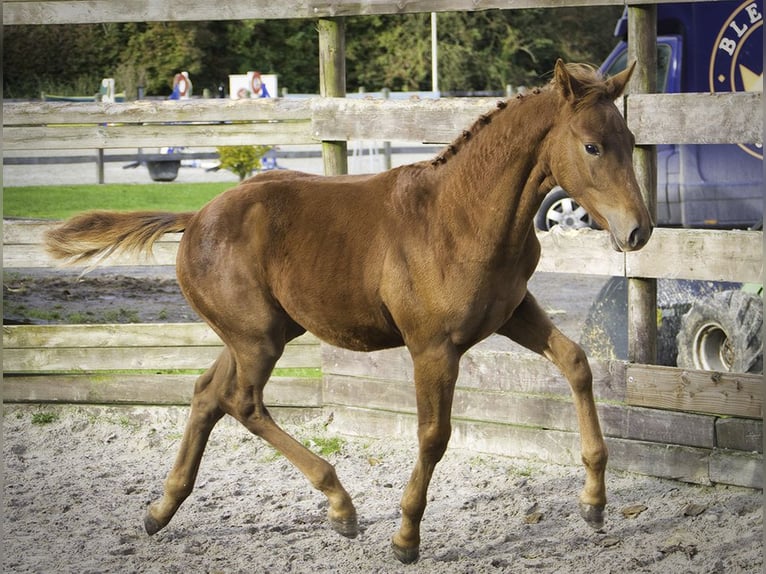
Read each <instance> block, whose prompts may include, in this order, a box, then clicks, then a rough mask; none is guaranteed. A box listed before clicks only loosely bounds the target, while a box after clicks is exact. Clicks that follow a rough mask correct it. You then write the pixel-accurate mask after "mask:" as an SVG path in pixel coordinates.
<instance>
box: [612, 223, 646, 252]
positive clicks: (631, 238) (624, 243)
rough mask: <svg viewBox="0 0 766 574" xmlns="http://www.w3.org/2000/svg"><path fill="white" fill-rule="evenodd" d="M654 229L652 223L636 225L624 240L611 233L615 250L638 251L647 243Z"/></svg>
mask: <svg viewBox="0 0 766 574" xmlns="http://www.w3.org/2000/svg"><path fill="white" fill-rule="evenodd" d="M653 229H654V227H653V226H652V225H636V226H635V227H634V228H633V229H632V230H631V231H630V232H629V233H628V234H627V236H626V238H625V239H624V240H621V239H618V238H617V236H616V235H615V234H614V233H610V237H611V239H612V247H614V249H615V251H623V252H626V251H638V250H639V249H641V248H642V247H643V246H644V245H646V244H647V242H648V241H649V238H650V237H651V236H652V230H653Z"/></svg>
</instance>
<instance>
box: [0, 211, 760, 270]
mask: <svg viewBox="0 0 766 574" xmlns="http://www.w3.org/2000/svg"><path fill="white" fill-rule="evenodd" d="M51 226H52V224H51V223H50V222H44V221H36V222H23V221H6V222H4V225H3V265H4V267H6V268H21V267H26V268H35V267H54V266H55V265H56V262H55V261H53V260H52V259H51V258H50V257H49V256H48V255H47V254H46V253H45V251H44V249H43V247H42V240H43V234H44V233H45V231H46V230H47V229H49V228H50V227H51ZM180 238H181V235H180V234H178V233H169V234H167V235H165V236H163V237H162V238H161V239H160V240H159V241H158V242H157V243H155V246H154V251H153V256H152V257H151V259H148V260H140V259H137V258H135V257H126V256H114V257H111V258H110V259H109V260H108V262H107V264H108V265H110V266H124V265H147V264H148V265H175V259H176V252H177V249H178V242H179V240H180ZM538 238H539V239H540V242H541V244H542V255H541V259H540V263H539V265H538V268H537V270H538V271H542V272H553V273H579V274H583V275H609V276H626V275H627V276H632V277H656V278H671V279H701V280H706V281H738V282H745V283H746V282H753V283H757V282H760V281H761V280H762V279H761V278H762V276H763V232H762V231H710V230H699V229H656V230H655V231H654V234H653V235H652V238H651V240H650V241H649V243H648V244H647V245H646V247H644V249H642V250H641V251H635V252H630V253H618V252H616V251H615V250H614V249H613V248H612V247H611V243H610V241H609V236H608V234H607V232H605V231H596V230H592V229H583V230H578V231H569V232H560V231H553V232H538Z"/></svg>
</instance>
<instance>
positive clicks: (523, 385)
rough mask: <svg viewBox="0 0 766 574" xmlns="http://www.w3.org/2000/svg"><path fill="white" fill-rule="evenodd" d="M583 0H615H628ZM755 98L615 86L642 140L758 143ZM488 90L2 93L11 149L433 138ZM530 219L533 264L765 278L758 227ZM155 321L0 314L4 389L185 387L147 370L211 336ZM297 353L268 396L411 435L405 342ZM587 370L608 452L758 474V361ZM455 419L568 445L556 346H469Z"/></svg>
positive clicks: (203, 10)
mask: <svg viewBox="0 0 766 574" xmlns="http://www.w3.org/2000/svg"><path fill="white" fill-rule="evenodd" d="M657 1H658V0H656V1H652V0H645V1H644V0H638V1H636V2H634V3H632V4H635V5H640V4H641V5H643V4H653V3H657ZM578 3H579V4H582V5H594V4H600V5H604V4H619V5H622V4H623V0H590V1H583V2H578ZM181 4H182V5H183V6H182V7H181ZM558 5H560V1H559V0H522V1H519V0H505V1H500V0H495V1H489V2H481V3H477V2H475V0H444V1H441V2H434V1H432V0H413V1H411V2H401V1H391V2H387V1H383V0H381V1H380V2H378V1H376V2H361V3H360V2H356V1H352V0H334V1H333V2H321V1H318V0H290V1H286V2H280V3H275V2H272V1H271V0H247V1H245V0H235V1H233V2H228V3H226V6H215V7H214V8H211V6H210V5H209V3H204V2H191V3H189V2H184V3H179V2H177V1H176V0H167V1H164V2H163V1H157V2H150V3H146V2H144V1H139V0H125V1H124V2H120V3H119V6H116V5H115V4H114V3H112V2H107V1H101V0H96V1H93V0H89V1H74V2H39V1H29V0H21V1H11V2H6V3H4V6H3V22H4V24H6V25H12V24H51V23H77V22H109V21H131V20H134V21H146V20H205V19H233V18H247V17H258V18H280V17H311V18H317V17H319V18H325V17H333V18H335V17H339V16H344V15H351V14H367V13H399V12H412V11H432V10H433V11H446V10H476V9H480V8H481V9H485V8H524V7H545V6H558ZM320 40H321V39H320ZM321 43H322V42H321V41H320V44H321ZM331 93H333V92H332V91H331ZM761 101H762V96H761V94H760V93H757V94H756V93H737V94H674V95H645V94H631V95H630V96H628V97H626V98H625V99H624V109H623V112H624V113H625V115H626V118H627V121H628V124H629V126H630V128H631V130H632V131H633V132H634V134H635V135H636V140H637V142H638V143H639V144H641V145H653V144H659V143H666V142H687V143H754V142H759V141H761V126H762V123H763V112H762V106H761ZM493 102H494V100H490V101H486V100H437V101H431V100H421V101H371V100H353V101H352V100H345V99H343V98H327V97H322V98H313V99H310V100H304V101H298V100H295V101H294V100H283V99H271V100H254V101H236V102H234V101H222V100H208V101H204V100H192V101H190V102H135V103H128V104H77V103H19V104H5V103H4V105H3V140H4V148H5V149H13V150H23V149H63V148H66V149H72V148H79V149H88V148H90V149H92V148H125V147H157V146H159V145H174V146H185V147H199V146H202V147H211V146H218V145H241V144H258V143H264V144H282V145H289V144H305V143H311V142H320V141H322V142H339V141H340V142H345V141H347V140H353V139H372V140H385V139H397V140H414V141H424V142H440V143H441V142H448V141H451V140H452V139H453V137H454V136H455V135H456V134H458V133H460V130H461V129H463V128H464V127H465V126H466V125H469V124H470V123H471V122H472V121H473V120H474V119H475V118H476V117H477V116H478V115H479V114H480V113H481V112H483V111H485V110H486V109H487V108H488V107H491V105H492V103H493ZM192 119H193V122H192V121H190V120H192ZM340 149H342V148H340ZM43 228H44V224H29V225H25V224H6V225H5V226H4V230H3V240H4V247H3V258H4V266H5V267H6V268H8V267H29V266H45V265H48V264H49V263H48V262H47V261H46V260H45V258H44V256H43V255H42V252H41V250H40V247H39V243H40V233H41V231H42V229H43ZM540 237H541V240H542V243H543V260H542V261H541V264H540V266H539V268H538V269H539V270H540V271H553V272H564V273H567V272H575V273H581V272H588V273H594V274H600V275H626V276H628V277H648V278H652V277H670V278H697V279H711V280H734V281H757V282H760V281H761V280H762V279H761V277H762V271H763V234H762V232H725V231H720V232H713V231H695V230H657V231H656V233H655V235H654V236H653V238H652V240H651V242H650V243H649V245H647V247H646V248H645V249H644V250H642V251H640V252H637V253H628V254H618V253H615V252H614V251H612V250H611V248H610V247H609V244H608V238H607V236H606V234H605V233H603V232H579V233H575V234H558V233H549V234H541V236H540ZM177 240H178V237H177V236H168V237H167V238H166V239H165V240H164V241H163V242H161V243H159V244H158V245H157V249H156V251H155V259H156V262H157V263H166V264H167V263H168V262H172V261H173V254H174V251H175V248H176V244H177ZM116 263H117V264H135V262H132V261H126V260H123V261H117V262H116ZM159 330H160V329H158V326H157V325H152V326H146V325H132V326H100V327H95V326H73V327H67V328H63V327H48V326H40V327H21V326H19V327H13V326H4V329H3V343H4V347H5V353H4V358H3V367H4V371H5V377H4V381H3V394H4V397H5V400H8V401H39V402H44V401H86V402H89V401H95V402H112V401H115V402H121V403H147V402H156V403H162V404H176V403H182V404H184V403H186V402H187V401H188V399H189V397H190V393H191V388H192V385H193V382H192V379H193V375H185V374H173V375H171V374H159V375H155V374H153V372H154V371H155V370H157V369H162V370H164V369H167V368H171V369H179V368H180V369H189V368H193V369H196V368H203V367H205V366H207V365H208V364H209V363H210V361H211V360H212V357H213V356H214V355H215V353H216V352H217V349H218V345H219V343H218V342H217V341H215V338H214V337H213V336H212V334H211V333H210V332H209V331H207V330H206V328H204V327H202V326H200V325H192V326H189V325H185V326H183V327H180V328H179V327H178V326H174V325H166V326H163V327H162V336H161V337H159V338H158V337H157V336H156V334H157V332H158V331H159ZM149 349H151V350H149ZM136 361H138V362H136ZM294 362H297V364H293V363H294ZM306 365H309V366H315V367H319V368H321V370H322V377H321V378H311V377H308V378H306V377H301V378H289V377H288V378H287V379H286V380H284V381H282V382H283V383H284V384H282V385H280V384H271V385H269V387H268V389H269V390H270V392H272V393H273V394H272V395H269V401H270V402H271V403H272V404H276V405H282V406H284V407H288V408H296V407H298V408H301V409H302V410H304V411H309V412H320V411H321V410H328V411H332V412H333V413H334V415H335V416H334V423H333V425H334V428H335V429H336V430H338V431H339V432H342V433H349V434H364V435H380V436H390V435H391V433H393V432H396V433H400V432H401V431H406V432H409V433H410V434H411V435H412V436H414V424H415V422H414V421H415V417H414V393H413V391H412V388H411V382H410V381H411V379H412V366H411V362H410V361H409V358H408V357H407V355H406V352H404V351H402V350H393V351H385V352H378V353H370V354H364V355H363V354H357V353H352V352H348V351H343V350H340V349H336V348H333V347H328V346H324V345H318V344H317V343H316V341H315V340H312V339H310V338H309V339H303V340H301V341H297V342H296V343H295V344H294V345H291V346H290V348H289V350H288V353H287V354H286V357H285V358H284V359H283V363H280V366H282V367H291V366H306ZM113 369H119V372H118V373H115V372H114V371H113ZM594 372H595V375H596V382H595V392H596V396H597V399H598V401H599V410H600V415H601V417H602V421H603V424H604V431H605V434H606V435H607V436H608V443H609V448H610V452H611V459H610V461H611V466H612V467H613V468H618V469H625V470H630V471H636V472H640V473H645V474H650V475H653V476H663V477H670V478H677V479H681V480H686V481H691V482H697V483H700V484H709V483H725V484H735V485H743V486H750V487H762V484H763V458H762V446H761V445H762V420H761V419H762V394H763V393H762V388H763V383H762V377H760V376H753V375H728V374H721V373H710V372H702V371H688V370H681V369H671V368H665V367H656V366H650V365H641V364H629V363H624V362H619V361H613V362H604V363H596V364H594ZM454 421H455V424H454V428H455V432H454V442H453V444H454V445H457V446H465V447H468V448H472V449H474V450H478V451H487V452H495V453H501V454H506V455H513V456H522V457H523V456H531V457H538V458H543V459H546V460H551V461H554V462H560V463H561V462H563V463H569V462H571V463H577V462H579V439H578V435H577V432H576V425H575V421H574V417H573V408H572V405H571V401H570V399H569V390H568V387H567V384H566V382H565V381H563V380H562V378H561V377H560V375H559V374H558V373H557V371H556V370H555V369H554V368H553V367H552V366H551V365H550V364H548V363H547V362H545V361H543V360H541V359H538V358H536V357H533V356H531V355H527V354H521V353H500V352H494V351H487V350H474V351H471V352H470V353H468V354H467V355H466V356H465V357H464V359H463V362H462V374H461V377H460V380H459V382H458V389H457V395H456V398H455V409H454Z"/></svg>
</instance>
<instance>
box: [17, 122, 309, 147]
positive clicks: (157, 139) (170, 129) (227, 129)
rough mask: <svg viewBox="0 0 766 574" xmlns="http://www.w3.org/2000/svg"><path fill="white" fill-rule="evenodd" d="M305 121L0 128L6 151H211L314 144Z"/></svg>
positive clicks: (307, 123)
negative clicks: (170, 148) (229, 147)
mask: <svg viewBox="0 0 766 574" xmlns="http://www.w3.org/2000/svg"><path fill="white" fill-rule="evenodd" d="M310 130H311V124H310V123H309V122H253V123H237V124H192V123H186V124H174V125H158V124H146V125H122V124H118V125H114V124H109V125H82V126H74V125H63V126H34V127H32V126H27V127H23V126H9V127H3V147H4V149H6V150H25V149H35V150H56V149H93V148H100V149H113V148H132V147H144V148H147V147H148V148H151V147H155V148H156V147H159V146H163V145H165V146H171V145H182V146H184V147H215V146H227V145H257V144H263V145H300V144H311V143H316V140H315V139H314V138H312V137H311V131H310Z"/></svg>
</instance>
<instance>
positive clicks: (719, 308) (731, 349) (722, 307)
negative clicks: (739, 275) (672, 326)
mask: <svg viewBox="0 0 766 574" xmlns="http://www.w3.org/2000/svg"><path fill="white" fill-rule="evenodd" d="M676 344H677V348H678V357H677V359H676V363H677V364H678V366H679V367H682V368H685V369H702V370H707V371H718V372H734V373H760V372H762V371H763V299H762V298H761V297H759V296H758V295H754V294H752V293H746V292H744V291H722V292H720V293H716V294H714V295H713V296H712V297H707V298H705V299H701V300H698V301H695V302H694V303H692V305H691V307H690V308H689V311H688V312H687V313H686V314H685V315H684V316H683V317H682V318H681V327H680V330H679V332H678V336H677V337H676Z"/></svg>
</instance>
